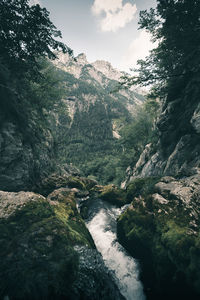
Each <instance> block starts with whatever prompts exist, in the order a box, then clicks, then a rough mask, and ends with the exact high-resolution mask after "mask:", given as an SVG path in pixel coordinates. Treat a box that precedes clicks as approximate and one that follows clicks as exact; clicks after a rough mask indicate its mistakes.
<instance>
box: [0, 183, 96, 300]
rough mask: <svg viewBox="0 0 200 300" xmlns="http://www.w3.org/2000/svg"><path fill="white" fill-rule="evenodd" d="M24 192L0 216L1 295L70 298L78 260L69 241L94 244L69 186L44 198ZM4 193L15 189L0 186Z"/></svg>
mask: <svg viewBox="0 0 200 300" xmlns="http://www.w3.org/2000/svg"><path fill="white" fill-rule="evenodd" d="M8 194H9V195H8ZM27 194H30V193H27ZM23 195H24V197H25V196H26V193H24V194H23ZM29 196H30V197H29V198H27V202H22V203H21V205H20V206H17V207H15V209H13V211H12V212H11V210H9V215H5V217H4V218H3V217H2V218H1V219H0V257H1V264H0V298H1V299H3V298H4V297H5V296H8V297H9V298H10V299H71V298H73V297H72V295H73V292H74V291H73V290H72V288H71V286H72V283H73V282H74V280H75V279H76V276H77V272H78V266H79V256H78V254H77V252H76V251H75V250H74V246H77V245H79V246H84V247H88V248H91V249H92V248H93V249H95V246H94V242H93V240H92V238H91V236H90V233H89V232H88V230H87V228H86V226H85V224H84V222H83V220H82V218H81V217H80V215H79V214H78V211H77V209H76V203H75V199H74V195H73V193H70V192H69V190H68V189H60V190H57V191H54V192H53V193H52V194H51V195H49V197H48V199H45V198H44V197H42V196H40V195H37V194H34V193H31V195H29ZM7 197H13V200H14V199H15V197H17V193H6V192H1V201H6V198H7ZM13 203H14V201H13V202H10V203H9V206H12V205H13ZM1 208H2V206H1ZM4 209H5V208H4Z"/></svg>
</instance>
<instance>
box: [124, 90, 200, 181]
mask: <svg viewBox="0 0 200 300" xmlns="http://www.w3.org/2000/svg"><path fill="white" fill-rule="evenodd" d="M194 88H195V87H194ZM189 91H190V92H188V91H187V94H186V92H185V91H183V92H182V98H178V99H176V100H173V101H169V99H167V100H166V102H165V103H164V104H163V109H162V113H161V115H160V118H159V120H158V122H157V127H158V129H159V133H160V138H159V142H158V145H157V149H158V150H157V152H156V153H151V148H150V147H149V146H147V148H145V150H144V152H143V153H142V154H141V156H140V159H139V161H138V163H137V164H136V166H135V168H134V169H132V170H129V172H128V173H129V174H127V178H126V183H127V182H128V181H129V180H130V179H132V178H134V177H138V176H139V177H145V176H163V175H178V176H180V177H182V176H190V175H192V174H199V172H200V105H199V98H198V95H197V94H194V93H193V90H192V89H190V90H189ZM195 91H196V89H195ZM147 149H148V150H147Z"/></svg>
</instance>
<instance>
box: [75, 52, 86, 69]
mask: <svg viewBox="0 0 200 300" xmlns="http://www.w3.org/2000/svg"><path fill="white" fill-rule="evenodd" d="M76 61H77V63H78V64H80V65H82V66H84V65H87V64H88V60H87V57H86V55H85V53H80V54H79V55H78V56H77V57H76Z"/></svg>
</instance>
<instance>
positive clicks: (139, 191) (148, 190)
mask: <svg viewBox="0 0 200 300" xmlns="http://www.w3.org/2000/svg"><path fill="white" fill-rule="evenodd" d="M158 181H159V178H158V177H145V178H136V179H134V180H132V181H131V182H130V183H129V184H128V186H127V188H126V195H127V196H126V197H127V199H128V200H129V201H132V200H133V198H134V197H138V196H139V195H141V196H148V195H149V194H152V193H153V191H154V186H155V184H156V183H157V182H158Z"/></svg>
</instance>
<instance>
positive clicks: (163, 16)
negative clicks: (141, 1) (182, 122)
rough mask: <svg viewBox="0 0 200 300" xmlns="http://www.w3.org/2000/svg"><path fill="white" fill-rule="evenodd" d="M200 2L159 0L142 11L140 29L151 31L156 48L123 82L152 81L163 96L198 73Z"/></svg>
mask: <svg viewBox="0 0 200 300" xmlns="http://www.w3.org/2000/svg"><path fill="white" fill-rule="evenodd" d="M199 11H200V3H199V1H198V0H195V1H193V2H192V5H191V1H190V0H181V1H176V0H167V1H162V0H157V8H156V9H150V11H149V12H147V11H146V10H145V11H142V12H140V22H139V24H140V28H141V29H145V30H147V31H148V32H150V33H151V34H152V39H153V40H154V41H157V43H158V46H157V48H155V49H153V50H152V51H151V54H150V55H149V57H147V59H146V60H140V61H138V65H139V67H138V69H137V70H135V71H137V72H138V75H137V76H135V77H132V78H130V79H128V78H126V77H125V78H124V84H125V85H127V86H130V85H132V84H138V83H139V84H143V85H149V84H151V85H152V84H153V86H154V87H153V93H154V95H158V96H159V97H160V98H161V97H163V96H165V95H166V94H168V95H169V94H170V93H171V92H172V93H174V92H175V93H176V94H177V93H178V92H180V91H181V89H182V88H184V86H185V84H186V83H187V81H188V79H190V78H192V77H194V76H197V73H198V72H199V65H200V64H199V57H200V55H199V54H200V53H199V51H200V50H199V43H200V26H199V25H200V23H199V22H200V21H199Z"/></svg>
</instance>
